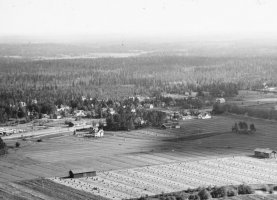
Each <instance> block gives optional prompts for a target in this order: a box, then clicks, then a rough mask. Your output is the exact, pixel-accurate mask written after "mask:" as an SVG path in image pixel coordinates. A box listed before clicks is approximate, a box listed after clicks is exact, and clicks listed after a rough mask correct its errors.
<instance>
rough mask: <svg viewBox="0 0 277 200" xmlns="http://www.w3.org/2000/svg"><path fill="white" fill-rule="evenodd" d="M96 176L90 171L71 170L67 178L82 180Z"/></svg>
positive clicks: (94, 172)
mask: <svg viewBox="0 0 277 200" xmlns="http://www.w3.org/2000/svg"><path fill="white" fill-rule="evenodd" d="M92 176H96V171H94V170H92V169H73V170H69V178H83V177H92Z"/></svg>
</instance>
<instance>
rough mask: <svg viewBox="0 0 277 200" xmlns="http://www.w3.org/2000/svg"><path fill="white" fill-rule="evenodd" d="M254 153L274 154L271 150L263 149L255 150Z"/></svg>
mask: <svg viewBox="0 0 277 200" xmlns="http://www.w3.org/2000/svg"><path fill="white" fill-rule="evenodd" d="M254 151H255V152H262V153H274V152H275V151H273V150H271V149H263V148H256V149H255V150H254Z"/></svg>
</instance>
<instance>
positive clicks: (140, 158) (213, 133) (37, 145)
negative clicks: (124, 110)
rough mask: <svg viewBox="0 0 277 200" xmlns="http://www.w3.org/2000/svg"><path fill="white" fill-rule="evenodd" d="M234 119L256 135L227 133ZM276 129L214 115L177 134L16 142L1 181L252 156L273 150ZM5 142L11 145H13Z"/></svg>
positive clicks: (156, 132)
mask: <svg viewBox="0 0 277 200" xmlns="http://www.w3.org/2000/svg"><path fill="white" fill-rule="evenodd" d="M239 120H245V121H247V122H249V123H250V122H251V123H254V124H255V126H256V128H257V132H256V133H255V134H254V135H238V134H233V133H230V130H231V126H232V125H233V123H234V122H235V121H239ZM198 127H201V130H200V129H199V128H198ZM276 129H277V124H276V122H273V121H266V120H255V119H250V118H243V117H239V116H235V117H233V116H216V117H214V118H213V119H208V120H188V121H182V122H181V129H178V130H177V129H171V130H157V129H143V130H136V131H131V132H106V133H105V136H104V138H101V139H94V138H90V139H85V138H78V137H74V136H72V135H71V133H63V134H61V135H56V136H55V137H53V138H48V139H43V141H42V142H36V140H29V141H21V140H19V141H20V143H21V147H20V148H19V149H10V153H9V154H8V155H7V156H5V157H2V158H1V160H0V169H1V172H0V182H5V181H17V180H25V179H33V178H37V177H55V176H57V177H60V176H66V175H67V173H68V171H69V170H70V169H79V168H81V169H82V168H92V167H93V168H94V169H95V170H97V171H99V170H100V171H106V170H116V169H126V168H133V167H139V166H147V165H155V164H165V163H174V162H182V161H188V160H201V159H207V158H209V159H210V158H216V157H218V156H232V155H241V154H252V151H253V149H254V148H256V147H268V148H273V149H275V147H276V139H277V135H276ZM199 132H200V134H199ZM206 132H207V133H208V134H206ZM5 142H6V143H7V144H8V145H9V146H11V145H14V144H15V142H16V140H5ZM257 144H258V146H257ZM3 172H5V173H3Z"/></svg>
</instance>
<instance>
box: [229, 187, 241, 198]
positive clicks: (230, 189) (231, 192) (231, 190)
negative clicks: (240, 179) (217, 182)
mask: <svg viewBox="0 0 277 200" xmlns="http://www.w3.org/2000/svg"><path fill="white" fill-rule="evenodd" d="M237 195H238V191H237V190H236V189H235V188H229V189H228V190H227V196H228V197H233V196H237Z"/></svg>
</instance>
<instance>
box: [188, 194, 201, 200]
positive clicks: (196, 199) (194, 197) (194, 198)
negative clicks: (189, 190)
mask: <svg viewBox="0 0 277 200" xmlns="http://www.w3.org/2000/svg"><path fill="white" fill-rule="evenodd" d="M189 200H200V197H199V196H198V195H197V194H191V195H189Z"/></svg>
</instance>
